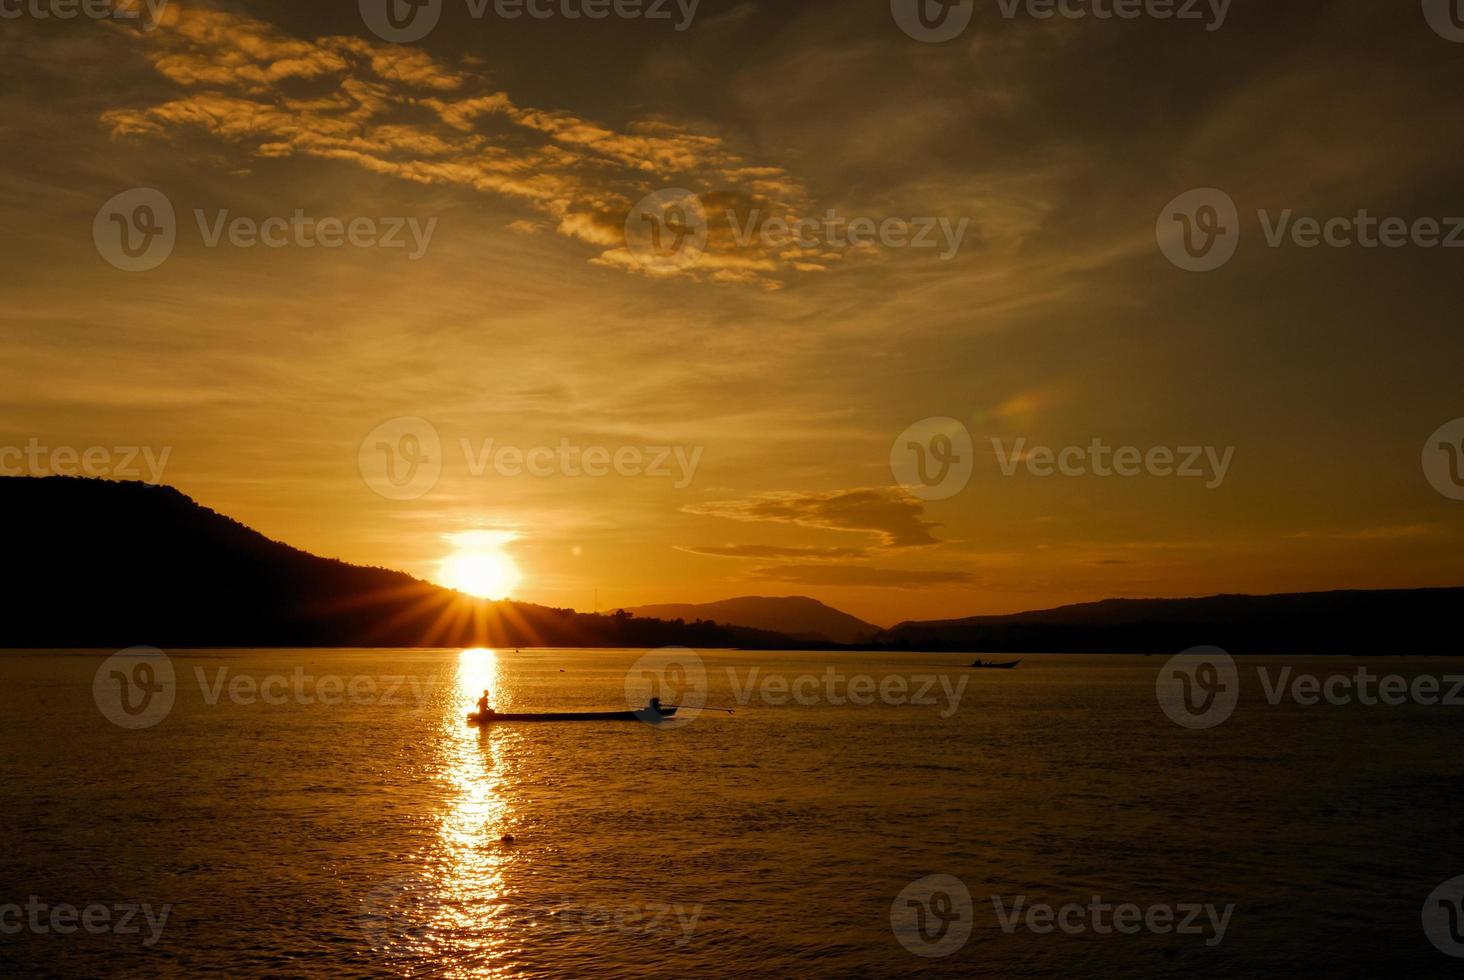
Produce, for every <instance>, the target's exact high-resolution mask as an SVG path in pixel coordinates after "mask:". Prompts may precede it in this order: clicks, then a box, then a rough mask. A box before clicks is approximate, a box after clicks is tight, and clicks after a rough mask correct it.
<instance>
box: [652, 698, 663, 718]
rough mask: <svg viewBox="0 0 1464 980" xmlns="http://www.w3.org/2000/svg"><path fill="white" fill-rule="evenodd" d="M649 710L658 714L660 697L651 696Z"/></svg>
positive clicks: (659, 711)
mask: <svg viewBox="0 0 1464 980" xmlns="http://www.w3.org/2000/svg"><path fill="white" fill-rule="evenodd" d="M651 711H652V712H653V713H655V714H658V715H659V714H660V713H661V699H660V698H651Z"/></svg>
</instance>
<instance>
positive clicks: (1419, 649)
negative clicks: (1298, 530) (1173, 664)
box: [875, 588, 1464, 654]
mask: <svg viewBox="0 0 1464 980" xmlns="http://www.w3.org/2000/svg"><path fill="white" fill-rule="evenodd" d="M1461 609H1464V588H1437V589H1373V590H1343V591H1336V592H1299V593H1290V594H1280V595H1262V596H1254V595H1215V596H1206V597H1203V598H1195V599H1104V600H1102V601H1100V602H1086V603H1081V604H1078V605H1071V606H1061V607H1058V608H1056V609H1042V610H1036V611H1033V612H1023V613H1014V614H1011V615H1005V616H970V617H966V618H964V619H949V620H938V621H927V622H905V623H900V624H898V625H897V626H894V627H892V628H891V629H889V630H888V631H887V632H884V633H881V634H880V635H879V636H878V637H876V638H875V642H877V643H880V644H884V645H888V646H891V647H896V648H910V649H922V650H942V649H951V650H962V651H1011V652H1033V653H1036V652H1043V651H1046V652H1088V651H1092V652H1100V651H1113V652H1134V653H1140V652H1178V650H1180V649H1184V648H1187V647H1190V646H1200V645H1211V646H1220V647H1223V648H1225V649H1226V650H1227V651H1229V652H1230V653H1349V654H1352V653H1367V654H1391V653H1415V654H1459V653H1460V652H1461V650H1460V643H1459V636H1458V632H1457V628H1456V625H1455V624H1456V621H1457V619H1458V616H1459V612H1460V610H1461Z"/></svg>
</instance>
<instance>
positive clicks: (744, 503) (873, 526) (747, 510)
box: [683, 488, 940, 548]
mask: <svg viewBox="0 0 1464 980" xmlns="http://www.w3.org/2000/svg"><path fill="white" fill-rule="evenodd" d="M683 509H684V510H685V511H686V512H687V513H691V514H702V515H705V516H708V517H724V518H727V519H728V520H733V521H748V522H769V523H773V524H797V525H799V526H801V527H811V528H821V529H825V530H830V531H859V532H863V533H866V534H873V535H876V536H877V537H878V538H879V540H880V543H881V544H883V545H884V546H886V547H889V548H910V547H919V546H922V545H933V544H939V543H940V541H939V539H937V538H936V537H934V536H933V535H932V534H931V533H930V531H931V529H932V528H934V527H938V526H939V525H938V524H935V523H933V522H931V521H927V520H925V519H924V514H925V505H924V504H923V503H921V502H920V501H919V500H917V499H916V498H914V497H912V496H910V495H909V494H907V493H905V492H904V491H902V490H897V489H886V488H876V489H861V490H834V491H832V492H828V493H799V492H796V491H775V492H773V493H763V494H757V495H755V496H752V497H745V498H743V499H741V500H722V501H713V502H710V503H705V504H691V505H689V506H687V507H685V508H683Z"/></svg>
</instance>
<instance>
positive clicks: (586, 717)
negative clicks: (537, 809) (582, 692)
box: [468, 706, 677, 725]
mask: <svg viewBox="0 0 1464 980" xmlns="http://www.w3.org/2000/svg"><path fill="white" fill-rule="evenodd" d="M676 711H677V709H676V708H663V707H660V706H657V707H655V708H650V707H645V708H642V709H641V710H639V711H546V712H532V713H517V714H514V713H500V712H497V711H489V712H487V713H485V714H479V713H477V712H476V711H475V712H473V713H472V714H470V715H468V724H469V725H492V724H495V723H497V722H501V721H650V722H655V721H658V720H661V719H665V718H672V717H674V716H675V715H676Z"/></svg>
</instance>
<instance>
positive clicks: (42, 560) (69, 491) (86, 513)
mask: <svg viewBox="0 0 1464 980" xmlns="http://www.w3.org/2000/svg"><path fill="white" fill-rule="evenodd" d="M0 513H3V514H4V515H5V518H6V527H5V540H6V544H7V549H6V553H7V555H8V556H9V557H10V559H11V562H12V567H13V573H12V575H11V576H10V577H9V581H8V582H7V584H6V586H5V588H4V591H3V592H0V596H3V606H0V613H3V615H0V646H7V647H114V648H115V647H126V646H134V645H144V644H145V645H151V646H158V647H169V646H172V647H232V646H249V647H253V646H259V647H271V646H302V647H309V646H323V647H332V646H366V647H371V646H381V647H428V646H449V647H452V646H587V647H600V646H617V647H619V646H625V647H648V648H649V647H661V646H687V647H693V648H695V647H703V648H716V647H752V648H765V649H766V648H778V647H787V646H789V645H790V644H789V640H788V638H787V637H784V636H780V635H778V634H774V633H767V632H760V631H758V630H750V629H743V628H739V627H735V626H716V625H700V626H698V625H677V624H673V623H662V622H659V621H656V620H641V619H635V618H632V617H630V616H624V615H622V616H591V615H586V614H582V613H576V612H574V611H573V610H568V609H551V608H548V607H545V606H537V605H533V604H531V603H524V602H489V601H486V600H479V599H474V598H471V597H469V596H465V595H463V594H461V593H458V592H454V591H452V590H450V589H444V588H441V587H439V586H436V585H433V584H431V583H429V582H424V581H422V580H420V579H416V578H413V577H412V576H410V575H407V574H405V573H403V572H394V571H389V570H387V569H384V568H367V567H363V566H360V565H351V564H347V563H346V562H342V561H336V560H334V559H329V558H319V557H317V556H315V555H311V554H308V553H306V552H304V551H301V550H299V549H298V548H292V547H290V546H288V545H285V544H281V543H279V542H277V541H272V540H270V539H269V538H267V537H265V536H264V535H262V534H260V533H259V532H257V531H254V530H251V529H250V528H248V527H245V526H244V525H243V524H240V523H239V522H238V521H235V520H233V519H231V518H228V517H225V516H224V515H222V514H219V513H216V512H214V511H212V510H209V509H208V508H206V507H202V506H200V505H199V504H197V503H195V502H194V501H193V500H191V499H189V498H188V497H186V496H184V495H183V494H182V493H180V492H178V491H177V490H174V489H173V488H171V487H165V486H152V485H149V484H144V483H136V482H113V481H107V480H93V479H83V478H75V477H39V478H38V477H0Z"/></svg>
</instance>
